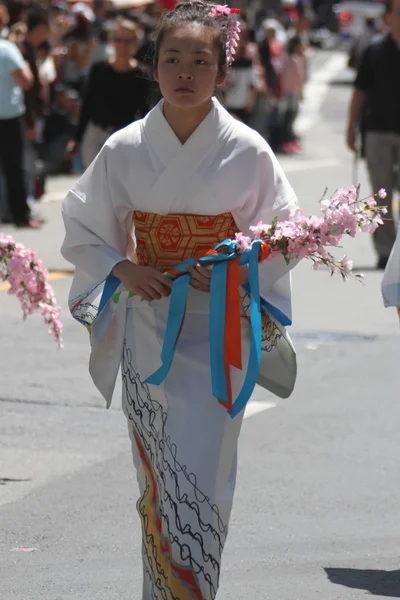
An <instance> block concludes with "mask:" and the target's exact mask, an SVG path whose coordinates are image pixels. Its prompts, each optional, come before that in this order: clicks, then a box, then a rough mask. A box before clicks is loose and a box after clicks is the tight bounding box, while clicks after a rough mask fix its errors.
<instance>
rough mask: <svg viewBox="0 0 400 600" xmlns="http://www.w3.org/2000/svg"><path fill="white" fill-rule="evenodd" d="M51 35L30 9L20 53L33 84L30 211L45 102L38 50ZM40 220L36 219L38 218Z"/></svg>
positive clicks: (28, 97)
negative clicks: (29, 71)
mask: <svg viewBox="0 0 400 600" xmlns="http://www.w3.org/2000/svg"><path fill="white" fill-rule="evenodd" d="M49 35H50V26H49V19H48V17H47V14H46V12H45V11H44V10H42V9H32V10H30V11H29V12H28V17H27V33H26V36H25V41H24V42H23V44H22V54H23V56H24V58H25V60H26V61H27V62H28V64H29V67H30V69H31V71H32V74H33V85H32V87H31V88H30V89H29V90H27V91H26V92H25V106H26V111H25V126H26V143H25V177H26V187H27V193H28V203H29V204H30V206H31V209H33V201H34V199H35V197H38V194H37V193H35V183H34V181H35V174H36V173H35V171H36V160H37V151H36V144H37V142H38V141H39V131H40V124H41V121H42V119H43V117H44V114H45V108H46V102H45V93H44V87H43V85H42V81H41V79H40V74H39V65H38V59H39V48H40V46H41V44H42V43H43V42H45V41H46V40H47V39H48V37H49ZM37 219H39V217H37Z"/></svg>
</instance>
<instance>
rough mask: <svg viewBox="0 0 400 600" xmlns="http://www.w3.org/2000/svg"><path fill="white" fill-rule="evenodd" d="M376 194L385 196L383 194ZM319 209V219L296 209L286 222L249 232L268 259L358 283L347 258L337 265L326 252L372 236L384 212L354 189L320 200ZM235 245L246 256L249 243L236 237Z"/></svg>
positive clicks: (257, 226) (359, 277) (237, 235)
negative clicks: (297, 262) (307, 264)
mask: <svg viewBox="0 0 400 600" xmlns="http://www.w3.org/2000/svg"><path fill="white" fill-rule="evenodd" d="M380 192H382V193H385V192H384V190H381V191H380ZM378 195H379V196H380V197H383V196H381V195H380V193H379V194H378ZM385 195H386V193H385ZM320 207H321V212H322V218H321V217H317V216H315V215H312V216H309V217H307V215H306V214H305V213H304V211H302V210H301V209H300V208H299V209H297V210H296V211H294V212H293V213H292V214H291V215H290V216H289V219H288V220H287V221H281V222H277V221H275V220H274V221H273V223H272V225H268V224H263V223H262V222H258V223H257V225H255V226H252V227H250V230H251V231H252V233H253V234H254V239H260V238H261V239H262V240H263V241H265V242H266V243H268V245H269V247H270V251H271V252H270V256H271V257H274V256H278V255H284V257H285V259H286V260H288V261H290V260H293V259H296V258H309V259H311V260H312V261H313V269H314V270H318V269H324V270H328V271H329V272H330V273H331V274H332V275H333V274H337V273H340V274H341V275H342V278H343V279H344V280H345V281H346V280H347V279H348V277H349V276H352V277H354V278H356V279H358V280H361V278H362V277H363V276H362V275H359V274H357V275H353V274H352V268H353V262H352V261H351V260H349V259H348V258H347V256H344V257H343V258H342V259H341V260H340V261H339V260H337V259H336V258H335V257H334V256H333V255H332V254H331V253H330V252H328V250H327V248H328V247H330V246H339V245H340V244H341V241H342V238H343V235H349V236H351V237H354V236H355V235H356V234H357V233H358V232H367V233H373V232H374V231H375V230H376V228H377V227H379V226H380V225H381V224H382V223H383V221H382V215H383V214H386V212H387V211H386V209H385V208H380V207H378V206H377V203H376V200H375V199H374V198H373V197H369V198H365V199H360V198H359V188H357V187H355V186H352V187H351V188H350V189H349V190H345V189H342V188H340V189H338V190H337V191H336V192H335V193H334V194H333V196H331V197H330V198H329V199H327V198H323V200H321V201H320ZM236 243H237V250H238V252H246V251H247V250H248V249H249V248H250V247H251V243H252V242H251V240H250V238H248V237H246V236H244V235H243V234H241V233H239V234H236Z"/></svg>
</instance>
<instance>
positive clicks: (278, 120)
mask: <svg viewBox="0 0 400 600" xmlns="http://www.w3.org/2000/svg"><path fill="white" fill-rule="evenodd" d="M120 2H121V0H113V1H112V2H111V0H93V2H91V3H90V4H89V3H82V2H75V3H71V2H66V1H63V0H61V1H56V2H49V0H39V1H38V2H34V3H31V2H29V1H28V2H27V1H26V0H11V1H10V0H0V50H1V49H3V50H1V51H0V78H1V62H3V64H5V61H6V60H10V59H9V58H7V56H8V54H7V52H8V53H9V54H10V52H11V54H12V52H13V51H14V50H12V51H11V49H10V48H11V46H10V44H12V46H13V48H17V49H18V50H19V52H20V54H21V55H22V57H23V60H24V61H26V62H25V64H24V65H22V64H21V68H20V69H16V70H15V71H14V73H15V77H14V79H15V78H16V76H17V75H18V77H19V80H17V81H16V83H17V85H19V86H20V88H21V90H22V93H23V105H24V110H23V114H21V115H18V116H20V117H21V120H22V121H23V134H22V135H23V138H24V139H23V158H22V159H21V160H22V161H23V165H22V167H23V173H24V175H23V179H24V181H23V184H24V186H25V192H24V193H25V194H26V196H27V203H28V206H29V207H30V214H33V215H34V214H35V208H34V200H35V199H38V198H40V197H41V195H42V194H43V192H44V189H45V180H46V176H47V175H49V174H60V173H71V172H77V173H79V172H81V171H82V170H83V169H85V168H87V166H88V165H89V164H90V163H91V161H92V160H93V158H94V157H95V156H96V154H97V153H98V151H99V150H100V148H101V146H102V145H103V144H104V142H105V141H106V139H107V138H108V137H109V136H110V135H111V134H112V133H113V132H114V131H116V130H118V129H120V128H122V127H124V126H126V125H127V124H129V123H130V122H132V121H133V120H135V119H139V118H142V117H143V116H144V115H145V114H146V113H147V112H148V111H149V110H150V109H151V107H152V106H153V105H154V104H155V103H156V102H157V100H158V98H159V93H158V89H157V86H156V84H155V83H154V82H153V80H152V34H153V32H154V30H155V28H156V26H157V22H158V19H159V16H160V14H161V12H162V10H163V6H162V4H160V3H159V2H153V1H152V0H131V1H130V2H129V6H128V7H127V6H126V5H125V6H124V5H122V4H120ZM241 20H242V35H241V39H240V43H239V47H238V48H237V54H236V60H235V62H234V64H233V66H232V68H231V69H230V72H229V76H228V78H227V83H226V85H225V87H224V89H223V90H221V101H222V102H223V104H224V105H225V106H226V108H227V109H228V110H229V111H230V112H231V113H232V114H233V115H234V116H235V117H236V118H238V119H240V120H242V121H243V122H245V123H247V124H248V125H250V126H251V127H253V128H255V129H256V130H257V131H259V132H260V133H261V135H263V136H264V137H265V138H266V139H267V140H268V141H269V143H270V144H271V146H272V148H273V149H274V150H275V151H276V152H284V153H296V152H298V151H299V150H300V141H299V139H298V137H297V136H296V134H295V129H294V126H295V120H296V116H297V114H298V111H299V105H300V102H301V101H302V97H303V86H304V83H305V79H306V73H307V53H308V47H309V37H308V35H309V31H310V27H311V22H312V13H311V10H310V8H309V7H308V6H307V5H305V4H303V3H301V2H300V3H298V4H297V5H296V6H295V8H294V9H293V10H291V11H290V12H289V13H285V12H282V11H280V12H279V13H278V12H276V13H275V14H274V13H273V14H272V15H268V14H263V13H262V12H261V13H260V14H259V15H257V16H256V18H255V19H254V15H253V18H252V19H248V18H247V15H246V12H244V14H243V13H242V15H241ZM250 21H251V22H250ZM5 42H7V43H8V45H7V44H6V43H5ZM13 60H15V61H16V63H15V64H16V65H17V66H18V60H17V57H16V56H13ZM1 110H2V108H1V98H0V126H2V123H3V125H4V121H2V119H8V120H9V119H10V115H8V114H2V113H1ZM11 116H13V117H14V114H12V115H11ZM7 125H10V123H7ZM4 131H5V133H7V136H8V137H9V136H11V137H14V136H15V132H14V133H13V131H11V130H10V131H6V130H4ZM3 133H4V132H3ZM1 134H2V132H1V131H0V137H1ZM13 148H14V146H13ZM14 149H15V148H14ZM15 150H16V149H15ZM0 152H1V157H0V158H2V162H1V164H2V167H3V172H2V173H0V198H2V201H0V217H1V218H2V220H3V222H4V221H10V222H15V223H17V224H18V223H19V224H21V225H26V224H28V225H32V226H40V218H37V219H36V222H35V219H33V221H32V219H31V218H29V219H28V220H27V219H26V218H25V217H24V216H23V215H22V212H23V211H22V209H21V211H22V212H20V215H19V216H18V215H17V216H16V215H15V214H11V212H10V211H9V210H8V207H9V205H10V203H7V202H6V201H5V199H6V197H7V193H8V194H10V193H13V194H15V193H17V192H16V191H15V189H14V187H15V182H14V184H12V183H11V188H12V189H11V190H10V181H11V178H12V177H13V178H14V180H15V178H17V179H21V177H18V176H17V171H15V170H14V171H12V173H10V169H8V173H5V172H4V171H6V170H7V166H8V163H7V161H10V160H11V156H10V155H9V154H8V151H7V148H6V146H5V143H4V135H3V143H2V142H1V140H0ZM8 180H10V181H8ZM6 184H7V185H6ZM13 186H14V187H13ZM18 194H19V195H20V196H21V194H22V191H21V189H20V190H19V191H18ZM21 203H22V201H21V202H20V204H21ZM25 214H28V213H27V211H26V210H25Z"/></svg>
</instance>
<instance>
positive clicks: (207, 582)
mask: <svg viewBox="0 0 400 600" xmlns="http://www.w3.org/2000/svg"><path fill="white" fill-rule="evenodd" d="M121 372H122V381H123V386H124V392H125V395H126V404H127V412H128V419H129V421H130V423H131V425H132V428H133V431H134V433H135V435H136V436H137V438H138V439H139V440H140V443H141V445H142V447H143V449H144V451H145V453H146V457H147V459H148V460H149V463H150V464H151V468H152V473H153V476H154V479H155V483H156V487H157V501H158V505H157V515H158V516H159V518H160V519H161V523H162V532H163V535H165V537H166V539H167V541H168V543H169V545H170V547H171V549H172V550H173V553H174V557H175V560H176V561H177V563H178V564H179V565H180V566H182V567H183V568H187V567H190V569H191V571H192V573H193V575H194V577H195V579H196V581H197V582H198V583H199V586H200V588H201V590H202V594H203V599H204V600H213V599H214V598H215V595H216V593H217V589H218V582H219V577H220V564H221V554H222V550H223V547H224V544H225V541H226V537H227V525H226V524H224V523H223V521H222V519H221V516H220V513H219V510H218V507H217V506H216V505H215V504H213V503H212V502H211V500H210V498H209V497H207V496H206V495H205V494H203V493H202V491H201V490H200V489H199V488H198V486H197V479H196V475H195V474H194V473H191V472H189V471H188V469H187V467H186V465H184V464H182V462H181V459H180V457H179V456H178V455H179V451H178V448H177V445H176V444H175V443H174V442H173V441H172V440H171V438H170V437H169V436H168V435H167V433H166V431H165V429H166V421H167V415H166V413H165V411H164V409H163V407H162V406H161V404H160V403H159V402H157V401H156V400H154V399H153V398H151V396H150V391H149V387H148V385H147V384H144V383H143V382H142V381H141V378H140V375H139V374H138V373H137V372H136V371H135V370H134V368H133V366H132V353H131V350H130V348H129V346H128V345H127V343H126V341H125V342H124V348H123V357H122V363H121ZM183 488H185V489H186V491H184V490H183ZM149 493H150V487H149V482H147V484H146V489H145V490H142V495H141V498H140V499H139V501H138V503H137V509H138V512H139V514H140V516H141V520H142V528H143V538H144V540H145V541H146V542H147V543H143V558H144V562H145V568H146V571H147V573H148V574H149V577H150V580H151V585H152V593H153V595H154V598H155V599H156V600H161V599H162V600H180V599H179V598H176V597H175V596H174V595H173V591H172V590H171V588H169V586H168V575H167V574H166V573H165V572H164V570H163V568H162V566H161V564H160V562H161V561H160V560H159V557H158V556H157V552H158V547H159V544H158V543H157V542H158V541H159V540H155V539H154V538H153V534H152V533H151V532H150V529H153V530H154V527H153V528H151V527H150V525H151V524H149V522H148V515H147V514H146V502H145V499H146V495H147V494H149ZM182 514H185V515H186V518H190V523H188V522H183V521H182V518H181V517H182ZM187 515H190V516H189V517H187ZM148 548H151V553H150V552H149V551H148ZM166 581H167V583H166Z"/></svg>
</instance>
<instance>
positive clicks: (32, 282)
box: [0, 232, 62, 348]
mask: <svg viewBox="0 0 400 600" xmlns="http://www.w3.org/2000/svg"><path fill="white" fill-rule="evenodd" d="M47 276H48V273H47V271H46V269H44V268H43V267H42V261H40V260H39V259H38V257H37V255H36V252H34V251H33V250H30V249H26V248H25V247H24V246H23V245H22V244H16V243H15V241H14V240H13V238H12V237H11V236H5V235H4V234H2V233H1V232H0V279H1V280H2V281H7V282H8V283H9V284H10V289H9V290H8V294H11V295H14V296H16V297H17V298H18V300H19V301H20V303H21V308H22V312H23V317H24V319H26V317H27V316H28V315H30V314H32V313H34V312H37V311H39V312H40V313H41V315H42V316H43V319H44V322H45V323H46V324H47V325H50V329H49V333H51V334H52V335H53V336H54V338H55V340H56V342H57V344H58V347H59V348H62V323H61V321H60V315H61V308H60V307H59V306H57V303H56V299H55V297H54V292H53V289H52V288H51V286H50V285H49V284H48V281H47Z"/></svg>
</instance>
